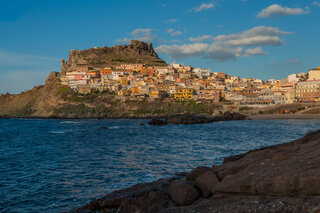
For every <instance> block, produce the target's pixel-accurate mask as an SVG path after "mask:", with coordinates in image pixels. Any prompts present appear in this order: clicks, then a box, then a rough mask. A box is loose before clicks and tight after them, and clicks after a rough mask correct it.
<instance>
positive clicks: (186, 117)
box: [0, 112, 247, 124]
mask: <svg viewBox="0 0 320 213" xmlns="http://www.w3.org/2000/svg"><path fill="white" fill-rule="evenodd" d="M0 119H57V120H64V119H165V120H167V121H169V122H168V123H172V124H185V122H190V123H191V124H192V123H209V122H208V121H210V122H213V121H229V120H245V119H247V117H246V116H244V115H242V114H240V113H230V112H225V113H224V114H222V115H219V116H208V115H202V114H181V115H175V116H167V117H166V116H109V117H108V116H92V117H87V116H81V115H77V116H55V115H52V116H9V115H0ZM170 120H171V121H170Z"/></svg>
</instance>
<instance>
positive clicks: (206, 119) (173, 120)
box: [165, 114, 215, 125]
mask: <svg viewBox="0 0 320 213" xmlns="http://www.w3.org/2000/svg"><path fill="white" fill-rule="evenodd" d="M165 121H166V122H167V123H170V124H175V125H177V124H199V123H211V122H213V121H215V118H214V117H210V116H206V115H197V114H184V115H176V116H172V117H169V118H166V120H165Z"/></svg>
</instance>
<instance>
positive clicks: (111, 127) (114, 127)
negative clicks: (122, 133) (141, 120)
mask: <svg viewBox="0 0 320 213" xmlns="http://www.w3.org/2000/svg"><path fill="white" fill-rule="evenodd" d="M119 128H120V127H118V126H110V127H109V129H119Z"/></svg>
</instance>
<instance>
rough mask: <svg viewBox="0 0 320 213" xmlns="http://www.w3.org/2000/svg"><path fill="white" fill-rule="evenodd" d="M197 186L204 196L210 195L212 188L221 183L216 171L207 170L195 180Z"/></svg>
mask: <svg viewBox="0 0 320 213" xmlns="http://www.w3.org/2000/svg"><path fill="white" fill-rule="evenodd" d="M194 184H195V186H196V187H197V188H198V189H199V190H200V193H201V195H202V197H208V196H209V195H210V194H211V190H212V189H213V188H214V187H215V186H217V185H218V184H219V180H218V178H217V176H216V174H215V173H213V172H212V171H207V172H206V173H204V174H202V175H201V176H199V177H198V178H197V179H196V180H195V181H194Z"/></svg>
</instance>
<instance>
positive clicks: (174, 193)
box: [169, 181, 199, 206]
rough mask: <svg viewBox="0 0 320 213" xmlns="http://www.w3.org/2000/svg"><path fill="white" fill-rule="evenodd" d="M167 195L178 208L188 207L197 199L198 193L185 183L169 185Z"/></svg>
mask: <svg viewBox="0 0 320 213" xmlns="http://www.w3.org/2000/svg"><path fill="white" fill-rule="evenodd" d="M169 195H170V197H171V199H172V200H173V201H174V202H175V203H177V204H178V205H180V206H186V205H190V204H191V203H192V202H193V201H195V200H196V199H197V198H198V197H199V193H198V191H197V190H196V189H195V188H194V187H193V186H192V185H190V184H188V183H187V182H186V181H178V182H173V183H171V185H170V187H169Z"/></svg>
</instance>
